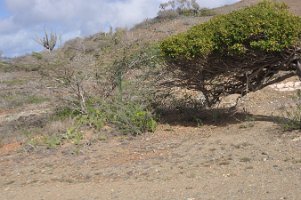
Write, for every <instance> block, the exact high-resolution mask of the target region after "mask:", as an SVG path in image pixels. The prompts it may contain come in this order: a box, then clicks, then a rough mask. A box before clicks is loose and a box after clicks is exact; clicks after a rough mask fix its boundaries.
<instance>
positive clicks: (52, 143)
mask: <svg viewBox="0 0 301 200" xmlns="http://www.w3.org/2000/svg"><path fill="white" fill-rule="evenodd" d="M45 144H46V145H47V148H49V149H53V148H56V147H57V146H59V145H61V144H62V138H61V137H60V136H58V135H50V136H47V137H45Z"/></svg>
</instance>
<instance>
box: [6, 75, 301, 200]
mask: <svg viewBox="0 0 301 200" xmlns="http://www.w3.org/2000/svg"><path fill="white" fill-rule="evenodd" d="M293 80H294V79H293ZM288 81H292V79H291V80H288ZM293 95H294V92H279V91H276V90H274V89H272V88H269V87H267V88H264V89H263V90H261V91H258V92H255V93H250V94H249V95H247V96H246V97H244V98H243V99H242V100H240V103H239V106H238V112H237V113H236V114H235V113H234V114H225V113H219V114H218V113H217V114H215V117H213V114H214V111H213V112H212V113H209V115H208V114H207V115H204V116H202V115H200V119H201V120H202V123H199V124H196V123H190V122H188V121H187V120H186V121H185V120H183V119H182V118H181V116H180V115H177V116H171V117H173V120H172V122H169V121H168V120H166V122H162V123H161V124H160V125H159V127H158V129H157V131H156V132H155V133H152V134H151V133H149V134H146V135H143V136H138V137H132V138H131V137H112V138H109V139H107V140H104V141H102V142H100V141H97V142H87V144H86V145H84V146H81V147H77V146H74V145H64V146H62V147H59V148H57V149H45V148H42V149H40V150H39V149H38V150H35V151H30V150H28V146H26V145H20V144H19V143H18V142H15V143H13V142H12V143H9V144H5V145H3V146H2V148H1V149H0V196H1V200H6V199H7V200H11V199H15V200H18V199H20V200H21V199H22V200H32V199H40V200H42V199H45V200H51V199H53V200H56V199H70V200H71V199H72V200H75V199H80V200H83V199H87V200H92V199H122V200H124V199H152V200H153V199H160V200H161V199H168V200H171V199H181V200H193V199H194V200H198V199H269V200H270V199H291V200H293V199H295V200H298V199H300V195H301V189H300V188H301V187H300V186H301V133H300V132H299V131H293V132H283V131H282V129H281V128H280V127H279V124H278V122H279V121H278V119H280V118H282V116H281V113H283V108H286V107H289V104H292V103H293V101H292V98H291V97H292V96H293ZM233 99H234V97H233V98H232V99H231V97H229V98H228V99H225V100H224V101H223V104H224V105H227V104H231V103H233V102H234V100H233ZM41 105H42V106H41ZM43 105H44V104H43V103H41V104H40V107H39V106H36V107H35V108H40V111H39V112H34V111H33V112H32V114H36V115H38V114H40V113H43V112H42V110H43V109H47V107H46V108H45V107H43ZM31 107H32V105H31ZM31 107H30V106H27V107H23V109H25V108H27V109H29V108H31ZM20 109H21V108H20ZM32 110H34V109H33V108H32ZM243 110H245V111H247V112H249V115H246V114H245V113H243ZM19 111H20V110H19ZM8 113H10V112H1V116H2V125H3V124H4V120H3V119H5V120H10V119H14V118H13V117H12V118H9V117H7V116H9V114H8ZM11 114H12V113H11ZM171 115H172V114H171ZM4 116H6V117H4ZM12 116H13V114H12ZM210 116H211V117H210ZM19 117H20V116H19ZM0 118H1V117H0ZM174 119H178V120H174ZM2 135H3V132H2Z"/></svg>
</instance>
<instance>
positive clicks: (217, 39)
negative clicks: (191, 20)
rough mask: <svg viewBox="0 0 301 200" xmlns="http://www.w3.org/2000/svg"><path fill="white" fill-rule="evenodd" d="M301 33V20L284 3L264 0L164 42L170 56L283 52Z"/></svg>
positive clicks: (174, 57) (215, 18)
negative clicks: (254, 51)
mask: <svg viewBox="0 0 301 200" xmlns="http://www.w3.org/2000/svg"><path fill="white" fill-rule="evenodd" d="M300 35H301V19H300V18H299V17H297V16H294V15H292V14H291V13H289V11H288V9H287V6H286V5H285V4H284V3H276V2H272V1H263V2H261V3H259V4H257V5H254V6H251V7H248V8H245V9H242V10H238V11H235V12H232V13H230V14H227V15H222V16H217V17H214V18H213V19H212V20H210V21H209V22H206V23H204V24H200V25H197V26H195V27H193V28H191V29H190V30H188V31H187V32H186V33H182V34H179V35H175V36H172V37H170V38H168V39H166V40H164V41H163V42H162V44H161V51H162V53H163V56H164V57H165V58H167V59H176V60H181V59H185V60H186V59H187V60H191V59H195V58H203V57H206V56H208V55H209V54H211V53H214V52H217V53H220V54H222V55H232V54H234V55H237V54H245V53H247V52H249V51H253V50H256V51H257V50H259V51H264V52H279V51H282V50H284V49H285V48H288V47H290V46H292V45H294V44H295V43H296V42H297V41H299V39H300Z"/></svg>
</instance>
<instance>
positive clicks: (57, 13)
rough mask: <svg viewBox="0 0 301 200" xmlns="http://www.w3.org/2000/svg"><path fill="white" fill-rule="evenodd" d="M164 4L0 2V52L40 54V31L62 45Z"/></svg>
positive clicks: (204, 0) (212, 3)
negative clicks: (56, 36) (57, 37)
mask: <svg viewBox="0 0 301 200" xmlns="http://www.w3.org/2000/svg"><path fill="white" fill-rule="evenodd" d="M238 1H239V0H198V3H199V4H200V5H201V7H211V8H212V7H217V6H222V5H224V4H231V3H234V2H238ZM163 2H167V0H0V51H1V52H3V55H4V56H8V57H15V56H20V55H24V54H26V53H31V52H33V51H41V50H42V48H41V47H40V46H39V45H38V44H37V43H36V42H35V41H34V39H35V38H36V37H38V36H41V35H42V34H43V32H44V30H45V29H46V30H48V31H53V32H56V33H57V34H59V35H61V37H62V40H63V42H64V41H67V40H69V39H72V38H75V37H84V36H88V35H91V34H94V33H97V32H101V31H106V29H107V27H108V26H112V27H128V28H130V27H132V26H133V25H135V24H137V23H139V22H141V21H142V20H143V19H145V18H152V17H155V16H156V13H157V12H158V10H159V5H160V3H163Z"/></svg>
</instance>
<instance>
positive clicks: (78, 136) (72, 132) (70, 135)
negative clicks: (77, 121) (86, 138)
mask: <svg viewBox="0 0 301 200" xmlns="http://www.w3.org/2000/svg"><path fill="white" fill-rule="evenodd" d="M63 139H64V140H68V141H71V143H73V144H75V145H79V144H80V142H81V140H82V139H83V134H82V133H81V132H80V131H79V127H78V126H73V127H70V128H68V129H67V131H66V133H65V134H64V135H63Z"/></svg>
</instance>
